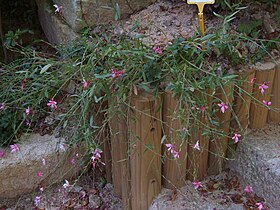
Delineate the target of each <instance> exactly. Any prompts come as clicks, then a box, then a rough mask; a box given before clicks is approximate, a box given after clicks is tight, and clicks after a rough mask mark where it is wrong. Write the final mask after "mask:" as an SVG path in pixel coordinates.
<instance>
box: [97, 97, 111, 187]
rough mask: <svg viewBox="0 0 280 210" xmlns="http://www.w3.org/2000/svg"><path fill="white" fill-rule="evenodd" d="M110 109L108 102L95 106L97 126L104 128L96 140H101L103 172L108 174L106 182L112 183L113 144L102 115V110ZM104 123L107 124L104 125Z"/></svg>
mask: <svg viewBox="0 0 280 210" xmlns="http://www.w3.org/2000/svg"><path fill="white" fill-rule="evenodd" d="M107 107H108V102H107V101H106V102H104V103H103V104H98V105H94V106H93V110H94V113H96V116H95V125H97V126H99V127H103V129H102V130H100V131H99V132H98V134H97V136H96V137H95V139H98V140H100V145H101V149H102V151H103V153H102V161H103V162H104V163H105V166H104V167H102V166H101V168H102V170H105V173H106V181H107V182H109V183H112V165H111V160H112V159H111V144H110V138H109V128H108V124H107V122H105V116H104V113H101V112H100V110H102V109H106V108H107ZM104 123H106V124H105V125H104Z"/></svg>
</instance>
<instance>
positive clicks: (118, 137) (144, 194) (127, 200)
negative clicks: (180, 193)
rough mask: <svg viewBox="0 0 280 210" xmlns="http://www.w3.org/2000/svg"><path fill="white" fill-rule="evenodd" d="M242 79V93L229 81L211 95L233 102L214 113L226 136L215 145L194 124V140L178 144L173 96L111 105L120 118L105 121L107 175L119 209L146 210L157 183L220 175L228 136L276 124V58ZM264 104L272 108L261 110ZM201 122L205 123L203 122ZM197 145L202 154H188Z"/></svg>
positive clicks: (279, 82) (279, 91) (279, 112)
mask: <svg viewBox="0 0 280 210" xmlns="http://www.w3.org/2000/svg"><path fill="white" fill-rule="evenodd" d="M244 77H245V78H246V79H245V80H244V82H243V83H242V84H241V85H240V84H239V86H238V88H242V90H245V93H241V92H238V91H239V90H238V88H237V86H236V85H235V84H233V83H231V84H225V85H224V86H223V87H220V88H218V89H217V90H216V94H215V97H216V98H217V99H219V100H220V101H223V102H225V103H227V104H232V109H228V110H227V111H226V112H225V113H223V114H221V113H216V115H217V119H219V121H220V122H221V130H222V131H223V132H224V134H226V135H225V136H224V137H221V138H220V139H217V140H215V141H213V140H210V139H209V138H207V137H205V136H203V135H202V132H203V127H201V124H199V123H198V124H197V128H195V129H194V130H193V131H190V132H193V134H195V135H193V136H196V137H195V138H190V140H189V142H183V141H182V140H180V138H179V135H177V132H180V131H181V130H182V128H183V127H184V126H183V125H182V123H181V120H180V117H179V116H178V114H177V109H178V106H179V100H177V99H176V98H173V97H172V92H166V93H164V94H163V97H158V98H156V97H154V96H153V95H152V94H148V93H141V94H138V95H137V96H133V97H131V101H130V102H131V103H130V105H120V104H118V105H117V107H115V108H116V109H119V110H120V111H121V113H122V114H116V115H114V116H111V118H110V123H109V125H110V130H111V133H110V134H111V135H110V138H111V140H110V145H111V147H112V150H111V156H112V177H113V184H114V190H115V192H116V193H117V195H119V196H120V197H121V198H122V200H123V204H124V209H128V210H130V209H148V208H149V206H150V205H151V202H152V200H153V199H154V197H155V196H157V195H158V194H159V192H160V191H161V188H162V185H163V187H166V188H169V189H176V188H180V187H182V186H183V185H184V184H185V181H186V179H190V180H201V179H203V178H204V177H205V176H206V175H207V174H208V175H213V174H218V173H220V172H221V170H222V169H223V163H224V160H225V158H226V155H228V156H231V155H230V154H227V150H228V148H230V150H235V148H236V147H232V141H233V140H232V139H231V138H229V137H230V136H232V135H233V134H234V133H236V132H238V131H240V132H242V133H246V131H247V129H248V128H251V129H261V128H263V127H264V126H265V124H266V123H279V122H280V59H278V60H275V61H274V62H266V63H262V64H256V65H255V66H254V67H253V68H252V67H251V68H249V67H247V69H245V70H244V71H242V73H240V74H239V77H238V78H239V79H240V80H241V78H244ZM263 83H266V84H267V85H268V86H269V88H267V89H265V91H264V93H261V92H260V89H259V87H260V85H261V84H263ZM233 89H234V90H235V92H234V94H232V90H233ZM251 96H253V97H251ZM208 100H209V101H208V107H209V109H211V107H212V106H216V105H217V104H215V103H214V104H211V102H212V98H209V99H208ZM116 101H117V102H118V100H115V102H116ZM263 101H267V102H271V104H272V105H271V106H264V105H263ZM115 102H114V103H115ZM132 108H133V109H132ZM186 109H188V108H186ZM159 110H161V111H159ZM200 120H201V121H202V122H203V123H202V124H207V121H206V120H205V119H203V118H201V119H200ZM163 138H164V141H162V139H163ZM196 141H198V142H199V144H200V145H201V148H202V151H194V150H193V144H194V143H195V142H196ZM165 143H172V144H173V145H174V146H175V148H176V149H177V150H178V151H179V152H180V158H179V159H177V160H173V159H172V156H170V155H166V154H167V149H166V147H165V145H164V144H165ZM147 145H149V146H148V147H147ZM228 153H229V152H228ZM191 160H192V161H191ZM191 173H192V174H191Z"/></svg>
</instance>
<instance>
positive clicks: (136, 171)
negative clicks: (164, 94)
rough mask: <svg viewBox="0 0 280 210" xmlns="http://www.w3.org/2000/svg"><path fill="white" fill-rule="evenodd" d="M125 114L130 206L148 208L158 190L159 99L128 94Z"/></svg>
mask: <svg viewBox="0 0 280 210" xmlns="http://www.w3.org/2000/svg"><path fill="white" fill-rule="evenodd" d="M131 104H132V107H133V109H132V110H130V113H129V128H128V129H129V135H130V141H131V142H130V152H131V154H130V169H131V208H132V209H133V210H134V209H135V210H142V209H148V208H149V206H150V204H151V202H152V200H153V198H154V197H155V196H157V195H158V193H159V192H160V190H161V161H160V158H161V136H162V130H161V112H160V106H161V100H160V98H155V97H154V96H152V95H150V94H148V93H141V94H139V95H138V96H135V97H132V99H131Z"/></svg>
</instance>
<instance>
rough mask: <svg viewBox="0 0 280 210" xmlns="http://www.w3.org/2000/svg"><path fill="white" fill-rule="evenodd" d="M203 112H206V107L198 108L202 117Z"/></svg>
mask: <svg viewBox="0 0 280 210" xmlns="http://www.w3.org/2000/svg"><path fill="white" fill-rule="evenodd" d="M205 110H206V107H205V106H202V107H200V111H201V114H202V115H204V113H205Z"/></svg>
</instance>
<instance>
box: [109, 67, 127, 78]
mask: <svg viewBox="0 0 280 210" xmlns="http://www.w3.org/2000/svg"><path fill="white" fill-rule="evenodd" d="M123 74H124V71H123V70H120V71H118V69H112V77H113V78H115V77H117V78H121V77H122V75H123Z"/></svg>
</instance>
